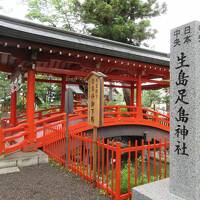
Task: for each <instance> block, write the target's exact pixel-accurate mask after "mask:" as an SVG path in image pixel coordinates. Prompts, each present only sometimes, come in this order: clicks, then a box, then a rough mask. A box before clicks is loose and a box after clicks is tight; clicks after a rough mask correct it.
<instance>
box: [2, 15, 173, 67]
mask: <svg viewBox="0 0 200 200" xmlns="http://www.w3.org/2000/svg"><path fill="white" fill-rule="evenodd" d="M0 36H5V37H11V38H15V39H20V40H26V41H31V42H37V43H42V44H48V45H53V46H57V47H62V48H68V49H72V50H80V51H85V52H90V53H96V54H101V55H106V56H113V57H118V58H123V59H129V60H135V61H142V62H145V63H152V64H157V65H164V66H167V67H169V54H166V53H161V52H157V51H153V50H148V49H144V48H140V47H135V46H133V45H128V44H124V43H120V42H116V41H112V40H107V39H103V38H97V37H93V36H88V35H83V34H78V33H74V32H69V31H64V30H61V29H58V28H53V27H49V26H44V25H40V24H36V23H33V22H29V21H24V20H19V19H13V18H10V17H7V16H3V15H0Z"/></svg>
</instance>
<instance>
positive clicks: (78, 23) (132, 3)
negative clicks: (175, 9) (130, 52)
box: [25, 0, 166, 46]
mask: <svg viewBox="0 0 200 200" xmlns="http://www.w3.org/2000/svg"><path fill="white" fill-rule="evenodd" d="M25 1H26V2H27V5H28V14H27V17H28V18H29V19H32V20H37V21H40V22H42V23H46V24H48V25H51V26H54V27H62V28H63V29H66V30H71V31H78V32H86V33H89V34H91V35H94V36H97V37H103V38H107V39H111V40H116V41H119V42H124V43H129V44H133V45H137V46H139V45H141V43H142V41H144V40H147V39H150V38H154V36H155V33H156V30H154V29H151V23H150V19H151V18H152V17H156V16H159V15H161V14H163V13H165V11H166V4H165V3H163V4H162V5H159V4H158V2H157V0H145V1H143V0H126V1H125V0H85V1H80V0H25ZM81 2H82V3H81Z"/></svg>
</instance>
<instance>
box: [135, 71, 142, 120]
mask: <svg viewBox="0 0 200 200" xmlns="http://www.w3.org/2000/svg"><path fill="white" fill-rule="evenodd" d="M136 88H137V94H136V107H137V116H138V118H142V80H141V75H138V78H137V84H136Z"/></svg>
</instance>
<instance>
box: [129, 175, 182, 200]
mask: <svg viewBox="0 0 200 200" xmlns="http://www.w3.org/2000/svg"><path fill="white" fill-rule="evenodd" d="M132 194H133V195H132V200H185V199H183V198H180V197H177V196H175V195H174V194H172V193H170V192H169V178H167V179H163V180H161V181H156V182H153V183H149V184H145V185H141V186H138V187H135V188H133V189H132Z"/></svg>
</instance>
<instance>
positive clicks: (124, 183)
mask: <svg viewBox="0 0 200 200" xmlns="http://www.w3.org/2000/svg"><path fill="white" fill-rule="evenodd" d="M130 172H131V174H130V188H133V187H136V186H138V185H143V184H146V183H148V178H147V176H146V175H144V176H143V177H142V176H141V175H139V176H138V179H137V185H135V167H134V166H133V165H132V164H131V166H130ZM128 174H129V169H128V164H126V165H125V166H124V167H123V169H122V170H121V194H126V193H127V192H128ZM153 181H154V176H151V177H150V182H153Z"/></svg>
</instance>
